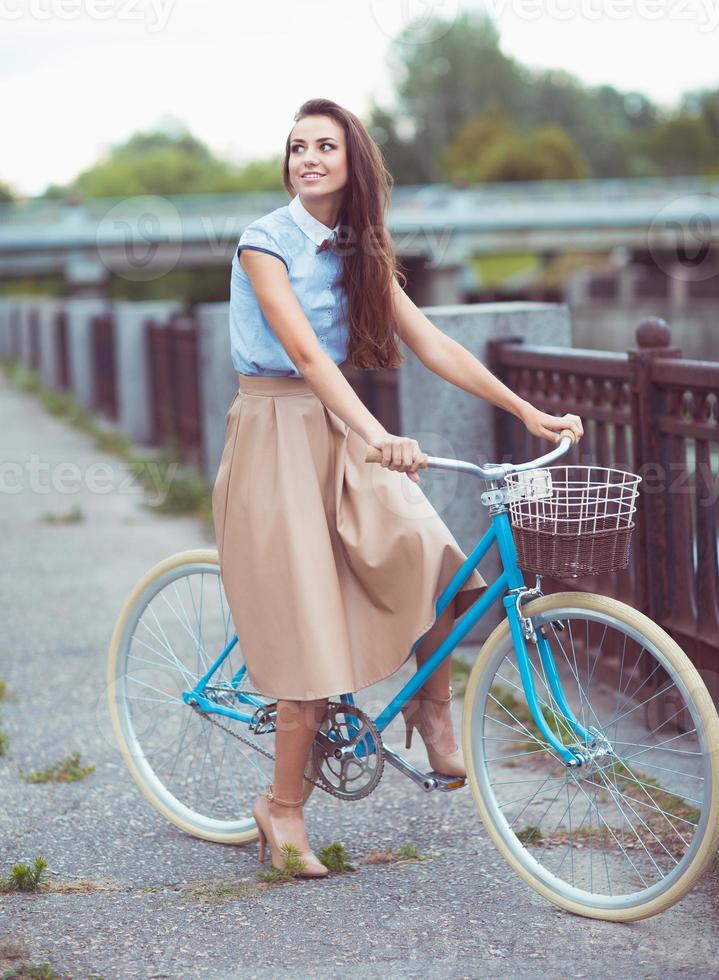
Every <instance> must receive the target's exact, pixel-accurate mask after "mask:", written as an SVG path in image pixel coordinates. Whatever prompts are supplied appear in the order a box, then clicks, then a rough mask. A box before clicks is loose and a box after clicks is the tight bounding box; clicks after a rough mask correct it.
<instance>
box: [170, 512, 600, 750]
mask: <svg viewBox="0 0 719 980" xmlns="http://www.w3.org/2000/svg"><path fill="white" fill-rule="evenodd" d="M490 518H491V522H490V526H489V527H488V529H487V531H486V532H485V533H484V535H483V536H482V538H481V540H480V541H479V542H478V544H477V545H476V547H475V548H474V550H473V551H472V552H471V554H470V555H468V556H467V559H466V561H465V562H464V563H463V564H462V566H461V567H460V568H459V569H458V570H457V572H456V573H455V575H454V577H453V578H452V580H451V582H449V584H448V585H447V586H446V587H445V589H444V590H443V592H442V594H441V595H440V596H439V598H438V599H437V604H436V617H435V618H436V619H437V618H439V616H440V615H441V614H442V613H443V612H444V610H445V609H446V608H447V606H448V605H449V603H450V602H452V600H453V599H454V597H455V596H456V594H457V593H458V592H459V590H460V589H461V588H462V586H463V585H464V583H465V582H466V581H467V579H468V578H469V576H470V575H471V574H472V572H473V571H474V569H475V568H476V567H477V566H478V565H479V563H480V562H481V561H482V560H483V559H484V558H485V557H486V555H487V554H488V553H489V551H490V550H491V548H492V547H493V546H496V547H497V549H498V552H499V557H500V561H501V565H502V572H501V573H500V575H499V576H498V577H497V578H496V579H495V580H494V581H493V582H492V583H491V584H490V585H489V586H488V588H487V589H486V590H485V591H484V592H483V593H482V595H481V596H480V597H479V598H478V599H477V600H476V601H475V602H474V603H473V604H472V605H471V606H470V607H469V609H467V610H466V611H465V612H464V613H463V615H462V616H460V617H459V618H458V619H457V621H456V622H455V624H454V626H453V628H452V630H451V631H450V632H449V633H448V635H447V636H446V637H445V639H444V640H443V641H442V643H440V644H439V646H438V647H437V648H436V649H435V650H434V651H433V652H432V654H431V655H430V657H429V658H428V659H427V660H426V661H425V663H424V664H423V665H422V666H421V667H420V668H419V669H418V670H417V671H416V672H415V673H414V674H413V675H412V677H411V678H410V679H409V680H408V681H407V683H406V684H405V685H404V686H403V687H402V688H401V689H400V690H399V691H398V692H397V694H395V696H394V697H393V698H392V700H391V701H390V702H389V704H387V706H386V707H385V708H384V709H383V710H382V711H381V712H380V714H379V715H378V716H377V717H376V718H375V719H373V720H374V723H375V725H376V726H377V728H378V730H379V731H380V732H382V731H384V729H385V728H386V727H387V726H388V725H389V724H390V722H391V721H392V719H393V718H394V717H395V716H396V715H397V714H398V713H399V711H400V710H401V708H402V706H403V705H404V704H405V703H406V702H407V701H408V700H409V699H410V698H411V697H412V696H413V695H414V694H415V692H416V691H417V690H418V689H419V688H420V687H421V686H422V685H423V684H424V682H425V681H426V680H427V679H428V677H430V676H431V675H432V674H433V673H434V671H435V670H436V669H437V667H438V666H439V665H440V664H441V663H442V661H443V660H444V659H445V657H448V656H449V655H450V654H451V653H452V651H453V650H454V649H455V648H456V647H457V645H458V644H459V643H461V642H462V640H463V639H464V637H465V636H466V635H467V634H468V633H469V631H470V630H471V629H473V627H474V626H475V625H476V624H477V623H478V622H479V621H480V620H481V619H482V617H483V616H484V615H485V614H486V613H487V611H488V610H489V609H491V608H492V607H493V606H494V604H495V603H496V602H498V601H500V600H501V601H502V604H503V606H504V609H505V612H506V616H507V619H508V621H509V628H510V632H511V636H512V640H513V643H514V650H515V654H516V657H517V666H518V668H519V673H520V677H521V680H522V686H523V688H524V694H525V697H526V699H527V705H528V707H529V709H530V711H531V713H532V717H533V718H534V721H535V722H536V724H537V727H538V728H539V730H540V732H541V733H542V735H543V736H544V738H545V739H546V741H547V742H548V743H549V744H550V745H551V746H552V747H553V748H554V749H555V751H556V752H557V753H558V754H559V756H560V758H561V759H562V760H563V761H564V762H565V763H566V764H567V765H569V766H577V765H581V764H582V758H581V755H578V754H577V752H576V751H572V748H571V747H568V746H566V745H564V744H563V743H562V742H561V741H560V740H559V739H558V738H557V736H556V735H555V733H554V732H553V731H552V730H551V728H550V727H549V725H548V724H547V722H546V720H545V717H544V714H543V712H542V710H541V707H540V704H539V700H538V698H537V693H536V689H535V685H534V680H533V677H532V666H531V663H530V660H529V652H528V649H527V639H526V637H525V633H524V629H523V626H522V617H521V614H520V609H519V607H518V599H519V598H520V597H521V596H522V595H523V594H525V593H527V592H529V591H530V590H529V589H528V588H527V586H526V584H525V581H524V576H523V574H522V571H521V569H520V568H519V565H518V563H517V551H516V547H515V544H514V538H513V537H512V529H511V525H510V521H509V517H508V515H507V508H506V505H505V504H500V505H499V506H494V507H492V509H491V510H490ZM426 635H427V634H426V633H425V634H423V636H421V637H419V638H418V639H417V640H416V641H415V643H414V644H413V646H412V649H411V650H410V652H409V654H408V655H407V658H406V659H409V657H410V656H411V655H412V654H413V653H414V651H415V647H417V646H418V644H420V643H421V642H422V640H423V638H424V636H426ZM533 641H534V642H536V644H537V647H538V650H539V656H540V660H541V663H542V666H543V668H544V671H545V673H546V676H547V681H548V686H549V689H550V690H551V692H552V696H553V697H554V699H555V701H556V703H557V705H558V707H559V709H560V711H561V712H562V714H563V715H564V718H565V720H566V722H567V724H568V726H569V727H570V728H571V730H573V731H574V732H575V733H576V735H577V736H578V738H579V739H581V740H582V741H583V742H588V743H590V744H591V743H592V742H593V741H594V739H595V735H596V733H595V732H592V731H588V730H587V729H585V728H583V727H582V725H580V723H579V722H578V720H577V719H576V718H575V716H574V714H573V713H572V711H571V709H570V707H569V705H568V704H567V700H566V697H565V695H564V692H563V690H562V685H561V682H560V679H559V673H558V671H557V668H556V664H555V662H554V657H553V654H552V651H551V648H550V646H549V643H548V641H547V638H546V637H545V636H543V635H542V633H541V631H540V632H539V633H534V635H533ZM236 643H237V634H235V635H234V637H233V638H232V640H231V641H230V642H229V643H228V644H227V646H226V647H225V649H224V650H223V651H222V653H221V654H220V655H219V657H218V658H217V659H216V661H215V662H214V663H213V664H212V666H211V667H210V669H209V670H208V671H207V673H206V674H205V675H204V676H203V677H201V678H200V680H199V681H198V683H197V684H196V686H195V687H194V688H193V689H192V691H187V692H184V693H183V700H184V701H185V703H186V704H194V705H196V706H197V707H198V708H200V709H201V710H203V711H207V712H210V713H215V714H221V715H225V716H227V717H230V718H235V719H236V720H238V721H243V722H248V723H249V722H250V721H252V717H253V715H250V714H247V713H245V712H242V711H240V710H234V709H233V708H228V707H225V706H223V705H219V704H216V703H215V702H214V701H212V700H211V699H210V698H207V697H205V696H204V694H203V691H204V690H205V688H206V686H207V684H208V683H209V681H210V679H211V677H212V675H213V674H214V672H215V671H216V670H217V669H218V667H219V666H220V665H221V664H222V663H223V661H224V660H225V658H226V657H227V656H229V654H230V652H231V651H232V649H233V648H234V646H235V644H236ZM245 673H246V667H245V666H244V665H243V666H242V667H241V668H240V670H239V671H237V673H236V674H235V676H234V677H233V678H232V681H231V687H232V688H237V686H238V685H239V684H240V682H241V681H242V679H243V677H244V676H245ZM236 697H237V700H238V701H239V702H240V703H243V704H247V705H251V706H253V707H254V708H255V709H257V708H261V707H265V706H267V705H272V704H274V701H272V700H271V699H264V698H257V697H255V696H253V695H251V694H247V693H245V692H242V691H239V690H237V691H236ZM340 700H342V701H344V702H345V703H347V704H350V705H353V704H354V703H355V702H354V696H353V695H352V694H343V695H341V698H340ZM253 714H254V712H253ZM358 748H359V749H360V754H362V749H363V747H362V746H359V747H358ZM369 751H371V748H370V749H369Z"/></svg>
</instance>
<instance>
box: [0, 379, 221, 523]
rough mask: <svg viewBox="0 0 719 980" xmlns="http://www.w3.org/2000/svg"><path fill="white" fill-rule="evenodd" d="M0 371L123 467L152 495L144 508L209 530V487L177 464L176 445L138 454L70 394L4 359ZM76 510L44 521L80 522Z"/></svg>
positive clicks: (192, 471)
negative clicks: (196, 521)
mask: <svg viewBox="0 0 719 980" xmlns="http://www.w3.org/2000/svg"><path fill="white" fill-rule="evenodd" d="M2 367H3V370H4V372H5V375H6V377H7V378H8V380H9V381H10V382H11V383H12V384H14V385H15V386H16V387H18V388H20V389H21V390H23V391H26V392H28V393H29V394H33V395H36V396H37V397H38V398H39V399H40V401H41V402H42V404H43V405H44V407H45V408H46V409H47V410H48V411H49V412H51V413H52V414H54V415H56V416H57V417H60V418H63V419H64V420H65V421H66V422H69V423H70V425H72V426H74V427H75V428H77V429H80V430H81V431H82V432H86V433H87V434H88V435H90V436H92V438H93V440H94V443H95V446H96V447H97V448H98V449H100V450H101V451H102V452H106V453H110V454H112V455H113V456H117V457H119V458H120V459H122V460H124V461H125V462H126V463H128V464H129V468H130V471H131V474H132V476H133V478H134V479H135V480H137V482H138V483H139V484H140V485H141V486H143V487H144V488H145V489H146V490H147V491H148V492H149V493H150V494H151V499H150V500H149V501H147V502H146V503H145V505H144V506H145V507H146V509H148V510H151V511H153V512H155V513H160V514H193V515H194V516H196V517H198V518H200V519H201V520H202V521H203V526H204V528H205V530H206V531H207V532H208V533H211V532H212V487H211V486H210V484H209V483H208V482H207V480H206V479H205V477H204V476H203V475H202V474H201V473H200V471H199V470H197V469H195V468H193V467H190V466H182V465H181V464H180V462H179V459H178V454H179V448H178V446H177V445H176V444H173V445H171V446H169V447H167V448H165V449H163V450H162V451H161V452H159V453H153V454H151V455H143V454H140V453H138V452H137V450H136V447H135V446H134V444H133V443H132V441H131V440H130V439H129V438H128V437H127V436H126V435H125V433H124V432H118V431H116V430H114V429H110V428H107V427H106V425H105V424H104V423H100V422H99V421H98V420H97V419H95V418H94V417H93V416H92V415H91V414H89V413H88V412H86V411H85V410H84V409H82V408H80V407H79V406H78V405H77V404H76V402H75V400H74V398H73V397H72V396H71V395H69V394H67V393H58V392H55V391H53V390H51V389H47V388H44V387H43V386H42V384H41V383H40V380H39V377H38V374H37V372H36V371H33V370H31V369H30V368H27V367H25V365H23V364H19V363H15V362H12V361H3V362H2ZM77 511H79V508H77V509H76V508H73V510H72V511H71V512H70V513H69V514H64V515H52V514H46V515H43V520H46V521H47V522H48V523H68V522H69V521H73V520H82V512H81V511H79V513H78V512H77Z"/></svg>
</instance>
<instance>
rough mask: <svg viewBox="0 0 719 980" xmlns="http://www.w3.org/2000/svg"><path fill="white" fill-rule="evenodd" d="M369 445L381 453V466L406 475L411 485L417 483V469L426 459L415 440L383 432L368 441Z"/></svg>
mask: <svg viewBox="0 0 719 980" xmlns="http://www.w3.org/2000/svg"><path fill="white" fill-rule="evenodd" d="M369 445H370V446H374V447H375V448H376V449H379V450H380V452H381V453H382V466H385V467H387V469H390V470H400V471H401V472H403V473H406V474H407V476H408V477H409V478H410V480H412V482H413V483H419V473H417V467H418V466H419V464H420V463H421V462H422V461H423V460H424V459H426V454H425V453H423V452H422V450H421V449H420V448H419V443H418V442H417V440H416V439H410V437H409V436H394V435H392V434H391V433H390V432H384V433H380V435H378V436H376V437H374V438H372V439H370V440H369Z"/></svg>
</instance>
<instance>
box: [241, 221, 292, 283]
mask: <svg viewBox="0 0 719 980" xmlns="http://www.w3.org/2000/svg"><path fill="white" fill-rule="evenodd" d="M243 248H249V249H253V250H255V251H257V252H266V253H267V254H268V255H274V256H276V258H278V259H280V261H281V262H284V264H285V267H286V268H287V271H288V272H289V268H290V262H289V256H288V254H287V249H286V248H285V247H284V246H283V245H282V243H281V242H280V240H279V238H278V237H277V236H275V235H273V234H272V232H270V231H266V230H265V229H264V228H262V227H261V226H260V225H256V224H252V225H248V226H247V228H245V230H244V231H243V232H242V235H241V237H240V241H239V244H238V246H237V257H238V259H239V256H240V252H241V251H242V249H243Z"/></svg>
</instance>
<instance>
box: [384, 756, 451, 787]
mask: <svg viewBox="0 0 719 980" xmlns="http://www.w3.org/2000/svg"><path fill="white" fill-rule="evenodd" d="M384 754H385V758H386V759H387V762H389V763H390V764H391V765H393V766H394V767H395V769H399V771H400V772H401V773H404V775H405V776H409V778H410V779H411V780H412V782H413V783H416V784H417V785H418V786H421V787H422V789H423V790H424V791H425V792H426V793H431V792H432V791H433V790H435V789H439V790H442V791H443V792H445V793H446V792H449V791H450V790H453V789H459V788H460V787H462V786H464V785H465V783H466V782H467V780H466V779H465V778H464V776H446V775H444V774H443V773H440V772H422V771H421V770H420V769H417V768H416V767H415V766H413V765H412V763H411V762H407V760H406V759H403V758H402V756H401V755H399V754H398V753H397V752H394V751H393V750H392V749H389V748H387V746H386V745H385V746H384Z"/></svg>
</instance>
